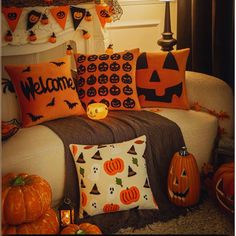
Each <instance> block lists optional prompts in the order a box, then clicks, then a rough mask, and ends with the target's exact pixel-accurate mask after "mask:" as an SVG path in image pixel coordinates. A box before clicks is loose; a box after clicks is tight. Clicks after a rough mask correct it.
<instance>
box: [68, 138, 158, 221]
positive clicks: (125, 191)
mask: <svg viewBox="0 0 236 236" xmlns="http://www.w3.org/2000/svg"><path fill="white" fill-rule="evenodd" d="M145 148H146V136H145V135H143V136H141V137H138V138H135V139H133V140H130V141H126V142H122V143H114V144H105V145H78V144H71V145H70V150H71V153H72V155H73V157H74V161H75V164H76V169H77V175H78V180H79V188H80V213H79V215H80V216H79V217H80V218H83V217H85V216H92V215H96V214H101V213H108V212H115V211H123V210H128V209H132V208H139V209H158V206H157V204H156V202H155V200H154V197H153V195H152V191H151V188H150V186H149V181H148V176H147V170H146V162H145V158H144V156H143V154H144V151H145Z"/></svg>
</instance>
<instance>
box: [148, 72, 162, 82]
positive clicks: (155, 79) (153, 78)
mask: <svg viewBox="0 0 236 236" xmlns="http://www.w3.org/2000/svg"><path fill="white" fill-rule="evenodd" d="M149 81H150V82H160V77H159V75H158V73H157V71H156V70H154V71H153V72H152V76H151V79H150V80H149Z"/></svg>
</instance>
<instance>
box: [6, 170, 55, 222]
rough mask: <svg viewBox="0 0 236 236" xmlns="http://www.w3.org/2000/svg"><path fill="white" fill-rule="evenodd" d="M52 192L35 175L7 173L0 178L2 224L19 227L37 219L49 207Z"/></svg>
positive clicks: (47, 185)
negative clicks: (0, 181) (0, 187)
mask: <svg viewBox="0 0 236 236" xmlns="http://www.w3.org/2000/svg"><path fill="white" fill-rule="evenodd" d="M51 202H52V190H51V187H50V185H49V183H48V182H47V181H46V180H44V179H43V178H41V177H40V176H37V175H28V174H13V173H9V174H7V175H5V176H3V178H2V223H3V224H11V225H19V224H22V223H28V222H32V221H34V220H36V219H38V218H39V217H40V216H41V215H42V214H44V213H45V212H46V210H47V209H48V208H49V207H50V204H51Z"/></svg>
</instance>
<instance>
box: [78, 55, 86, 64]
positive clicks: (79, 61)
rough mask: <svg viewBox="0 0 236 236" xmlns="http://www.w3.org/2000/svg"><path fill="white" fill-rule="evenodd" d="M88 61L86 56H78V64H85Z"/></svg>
mask: <svg viewBox="0 0 236 236" xmlns="http://www.w3.org/2000/svg"><path fill="white" fill-rule="evenodd" d="M85 60H86V56H85V55H80V56H78V58H77V62H78V63H82V62H84V61H85Z"/></svg>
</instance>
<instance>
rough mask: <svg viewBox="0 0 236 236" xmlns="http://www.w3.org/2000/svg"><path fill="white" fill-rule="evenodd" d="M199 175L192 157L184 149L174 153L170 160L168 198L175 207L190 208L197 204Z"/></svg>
mask: <svg viewBox="0 0 236 236" xmlns="http://www.w3.org/2000/svg"><path fill="white" fill-rule="evenodd" d="M199 195H200V175H199V170H198V166H197V162H196V160H195V158H194V156H193V155H192V154H191V153H189V152H188V151H187V149H186V147H182V148H181V150H180V151H179V152H176V153H175V154H174V156H173V158H172V160H171V163H170V168H169V175H168V196H169V199H170V201H171V202H173V203H174V204H175V205H177V206H183V207H186V206H191V205H194V204H196V203H197V202H198V200H199Z"/></svg>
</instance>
